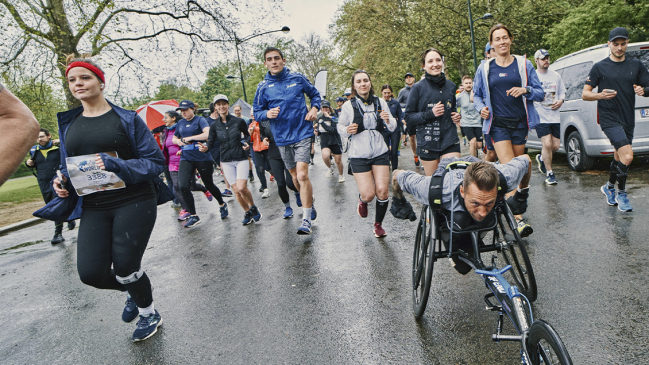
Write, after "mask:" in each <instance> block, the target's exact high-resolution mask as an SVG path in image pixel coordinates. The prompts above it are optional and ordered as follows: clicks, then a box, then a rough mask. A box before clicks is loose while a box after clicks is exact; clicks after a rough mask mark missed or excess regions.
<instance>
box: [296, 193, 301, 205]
mask: <svg viewBox="0 0 649 365" xmlns="http://www.w3.org/2000/svg"><path fill="white" fill-rule="evenodd" d="M295 204H297V206H298V207H301V206H302V199H300V193H295Z"/></svg>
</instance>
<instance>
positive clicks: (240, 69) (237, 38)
mask: <svg viewBox="0 0 649 365" xmlns="http://www.w3.org/2000/svg"><path fill="white" fill-rule="evenodd" d="M290 31H291V29H290V28H289V27H287V26H283V27H282V29H277V30H271V31H269V32H264V33H259V34H253V35H249V36H247V37H245V38H239V37H237V34H236V33H234V46H235V48H236V49H237V60H238V61H239V76H240V77H241V86H242V87H243V98H244V99H245V100H246V103H247V102H248V96H247V95H246V83H245V82H244V81H243V69H242V68H241V57H240V56H239V45H240V44H241V43H243V42H245V41H248V40H251V39H253V38H255V37H259V36H260V35H264V34H268V33H275V32H284V34H286V33H288V32H290Z"/></svg>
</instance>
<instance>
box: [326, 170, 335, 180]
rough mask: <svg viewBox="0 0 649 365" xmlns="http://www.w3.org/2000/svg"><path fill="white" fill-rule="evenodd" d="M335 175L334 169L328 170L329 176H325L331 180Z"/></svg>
mask: <svg viewBox="0 0 649 365" xmlns="http://www.w3.org/2000/svg"><path fill="white" fill-rule="evenodd" d="M333 174H334V170H333V169H328V170H327V174H326V175H325V176H326V177H327V178H330V177H331V175H333Z"/></svg>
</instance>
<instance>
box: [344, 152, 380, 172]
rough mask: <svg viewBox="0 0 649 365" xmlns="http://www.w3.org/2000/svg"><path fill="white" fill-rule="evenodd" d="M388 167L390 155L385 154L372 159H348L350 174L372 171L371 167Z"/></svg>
mask: <svg viewBox="0 0 649 365" xmlns="http://www.w3.org/2000/svg"><path fill="white" fill-rule="evenodd" d="M374 165H377V166H383V165H385V166H390V153H389V152H386V153H384V154H382V155H380V156H377V157H374V158H350V159H349V166H351V168H352V172H354V173H361V172H369V171H372V166H374Z"/></svg>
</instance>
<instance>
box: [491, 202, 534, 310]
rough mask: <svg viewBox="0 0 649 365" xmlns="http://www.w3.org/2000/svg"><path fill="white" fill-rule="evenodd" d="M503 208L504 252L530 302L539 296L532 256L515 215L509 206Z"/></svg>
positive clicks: (500, 224) (500, 217)
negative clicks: (526, 246) (529, 254)
mask: <svg viewBox="0 0 649 365" xmlns="http://www.w3.org/2000/svg"><path fill="white" fill-rule="evenodd" d="M503 208H504V209H503V210H501V214H498V234H499V235H502V236H501V239H502V243H503V244H504V247H503V250H502V254H503V257H504V259H505V262H506V263H507V264H508V265H512V270H511V273H512V276H513V277H514V281H515V282H516V286H518V290H520V292H521V293H522V294H523V295H525V297H526V298H527V299H528V300H529V301H530V302H533V301H535V300H536V297H537V287H536V278H535V277H534V270H533V269H532V264H531V263H530V257H529V256H528V255H527V250H526V249H525V245H523V239H522V238H521V236H520V234H519V233H518V229H517V226H516V219H515V218H514V215H513V214H512V212H511V210H510V209H509V206H507V205H504V207H503Z"/></svg>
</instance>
